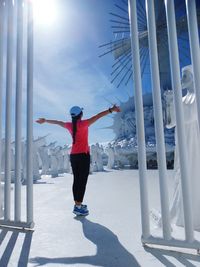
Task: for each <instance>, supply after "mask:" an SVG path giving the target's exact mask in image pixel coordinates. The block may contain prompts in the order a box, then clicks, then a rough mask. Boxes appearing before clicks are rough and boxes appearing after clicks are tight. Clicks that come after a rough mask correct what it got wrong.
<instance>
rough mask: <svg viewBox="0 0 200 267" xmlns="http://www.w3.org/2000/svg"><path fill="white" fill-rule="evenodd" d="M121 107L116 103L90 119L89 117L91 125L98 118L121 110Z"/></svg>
mask: <svg viewBox="0 0 200 267" xmlns="http://www.w3.org/2000/svg"><path fill="white" fill-rule="evenodd" d="M120 111H121V110H120V108H119V107H118V106H116V105H114V106H113V107H112V108H109V109H107V110H104V111H102V112H100V113H98V114H97V115H95V116H93V117H91V118H90V119H88V122H89V125H91V124H93V123H94V122H95V121H97V120H98V119H100V118H102V117H104V116H106V115H108V114H110V113H112V112H120Z"/></svg>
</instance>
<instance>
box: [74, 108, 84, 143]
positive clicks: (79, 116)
mask: <svg viewBox="0 0 200 267" xmlns="http://www.w3.org/2000/svg"><path fill="white" fill-rule="evenodd" d="M82 115H83V112H82V111H81V113H80V114H78V115H77V116H75V117H72V126H73V127H72V138H73V144H75V142H76V140H75V139H76V138H75V137H76V132H77V120H79V119H80V118H81V116H82Z"/></svg>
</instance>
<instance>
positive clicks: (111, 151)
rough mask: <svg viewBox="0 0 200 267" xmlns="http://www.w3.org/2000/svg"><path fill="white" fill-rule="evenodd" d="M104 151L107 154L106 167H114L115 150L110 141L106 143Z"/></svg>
mask: <svg viewBox="0 0 200 267" xmlns="http://www.w3.org/2000/svg"><path fill="white" fill-rule="evenodd" d="M106 153H107V154H108V163H107V168H109V169H113V168H114V167H115V152H114V148H113V147H112V145H111V143H109V144H108V147H107V148H106Z"/></svg>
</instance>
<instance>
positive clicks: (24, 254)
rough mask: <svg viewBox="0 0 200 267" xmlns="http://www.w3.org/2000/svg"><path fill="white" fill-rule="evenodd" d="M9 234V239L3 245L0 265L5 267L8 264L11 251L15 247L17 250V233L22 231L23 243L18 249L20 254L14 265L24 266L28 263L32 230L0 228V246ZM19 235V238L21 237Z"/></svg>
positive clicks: (17, 266)
mask: <svg viewBox="0 0 200 267" xmlns="http://www.w3.org/2000/svg"><path fill="white" fill-rule="evenodd" d="M10 232H11V236H10V238H9V241H8V243H7V245H6V247H5V250H4V252H3V254H2V257H1V259H0V266H1V267H6V266H9V260H10V257H11V255H12V254H13V252H14V251H15V250H16V249H17V250H19V247H18V246H16V242H17V239H18V238H19V233H23V234H24V236H23V238H24V239H23V244H22V247H21V250H20V253H19V254H20V256H19V260H18V263H16V267H26V266H27V265H28V259H29V253H30V248H31V241H32V234H33V232H32V231H21V230H10V229H9V230H8V229H6V228H0V247H1V245H2V243H3V241H4V239H5V238H6V236H7V235H8V234H9V235H10ZM21 238H22V237H21V235H20V239H21Z"/></svg>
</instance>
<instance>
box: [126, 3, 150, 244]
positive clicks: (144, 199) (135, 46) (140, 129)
mask: <svg viewBox="0 0 200 267" xmlns="http://www.w3.org/2000/svg"><path fill="white" fill-rule="evenodd" d="M128 3H129V19H130V25H131V48H132V60H133V69H134V72H133V77H134V89H135V113H136V124H137V139H138V163H139V177H140V202H141V217H142V236H143V238H144V239H146V238H148V237H149V236H150V224H149V205H148V190H147V174H146V168H147V167H146V150H145V133H144V114H143V99H142V82H141V69H140V55H139V39H138V25H137V9H136V0H129V2H128Z"/></svg>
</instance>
